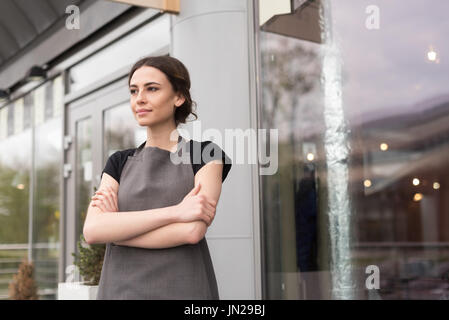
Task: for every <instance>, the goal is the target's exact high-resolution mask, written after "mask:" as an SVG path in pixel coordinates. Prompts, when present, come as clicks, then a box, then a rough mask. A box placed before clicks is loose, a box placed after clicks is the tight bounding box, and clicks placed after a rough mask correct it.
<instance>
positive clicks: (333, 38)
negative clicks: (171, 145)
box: [258, 0, 449, 299]
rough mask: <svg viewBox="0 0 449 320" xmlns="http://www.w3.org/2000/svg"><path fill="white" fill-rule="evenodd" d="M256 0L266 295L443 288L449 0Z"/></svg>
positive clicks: (385, 295)
mask: <svg viewBox="0 0 449 320" xmlns="http://www.w3.org/2000/svg"><path fill="white" fill-rule="evenodd" d="M263 3H264V1H259V2H258V4H259V10H260V11H261V15H260V16H261V17H262V16H263V21H261V25H260V28H259V33H258V39H259V48H260V53H259V54H260V57H259V60H260V87H259V89H260V91H261V97H262V100H261V105H260V110H259V113H260V117H259V118H260V126H261V127H262V128H267V129H268V128H270V129H278V131H279V170H278V172H277V173H276V174H275V175H272V176H262V177H261V182H262V191H261V192H262V194H261V197H262V222H263V224H262V225H263V251H264V253H265V254H264V257H265V260H264V261H263V265H264V278H265V284H266V285H265V288H264V295H265V297H266V298H267V299H330V298H335V299H447V298H448V297H449V286H448V284H447V277H448V274H449V231H448V230H449V202H448V201H447V199H449V195H448V193H449V186H448V184H449V169H448V166H447V163H448V154H449V150H448V145H449V89H448V88H447V86H446V83H447V82H448V80H449V79H448V75H449V60H448V59H447V57H448V56H449V44H448V42H447V41H446V38H447V37H446V34H447V33H448V32H449V25H448V24H447V19H446V16H445V12H447V11H448V10H449V3H448V2H447V1H444V0H436V1H433V2H432V5H431V6H430V5H428V4H427V3H424V2H422V1H419V0H410V1H408V2H407V6H405V7H404V6H403V5H401V4H399V3H394V2H391V1H386V0H373V1H369V2H367V1H359V0H345V1H325V0H322V1H318V0H313V1H301V2H295V1H292V2H291V3H292V4H293V5H295V3H296V4H297V7H294V8H288V9H289V12H285V8H278V9H279V10H277V9H276V8H272V7H271V8H267V7H264V4H263ZM299 4H301V5H299ZM275 9H276V10H275ZM270 11H271V12H272V14H269V12H270ZM422 12H425V13H426V14H422ZM262 13H263V14H262ZM356 17H357V18H356ZM378 26H379V28H377V27H378ZM370 276H371V277H370ZM377 280H379V281H377Z"/></svg>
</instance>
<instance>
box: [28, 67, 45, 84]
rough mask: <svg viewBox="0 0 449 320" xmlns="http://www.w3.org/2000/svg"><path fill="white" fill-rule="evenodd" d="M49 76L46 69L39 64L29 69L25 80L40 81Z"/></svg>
mask: <svg viewBox="0 0 449 320" xmlns="http://www.w3.org/2000/svg"><path fill="white" fill-rule="evenodd" d="M46 77H47V75H46V73H45V70H44V69H43V68H42V67H39V66H32V67H31V68H30V70H28V72H27V74H26V77H25V80H26V81H27V82H28V81H39V80H43V79H45V78H46Z"/></svg>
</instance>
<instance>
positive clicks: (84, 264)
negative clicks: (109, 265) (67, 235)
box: [58, 235, 106, 300]
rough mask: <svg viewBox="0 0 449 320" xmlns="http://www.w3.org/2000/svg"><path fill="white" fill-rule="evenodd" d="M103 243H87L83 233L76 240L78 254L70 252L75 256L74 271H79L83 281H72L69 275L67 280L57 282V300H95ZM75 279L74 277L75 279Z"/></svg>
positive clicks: (104, 247)
mask: <svg viewBox="0 0 449 320" xmlns="http://www.w3.org/2000/svg"><path fill="white" fill-rule="evenodd" d="M105 250H106V245H105V244H92V245H87V243H86V241H85V239H84V237H83V235H81V236H80V240H79V241H78V251H79V254H78V255H76V254H75V253H72V256H73V257H74V258H75V261H74V268H73V267H72V266H69V267H72V268H71V270H70V269H69V270H70V271H74V272H75V274H77V272H79V274H80V275H81V276H82V278H83V280H84V281H81V282H72V281H70V280H72V279H73V278H74V277H70V278H69V279H68V281H67V282H63V283H59V284H58V300H95V299H96V297H97V291H98V283H99V281H100V275H101V268H102V266H103V259H104V253H105ZM75 280H76V279H75Z"/></svg>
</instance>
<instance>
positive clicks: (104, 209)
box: [92, 200, 108, 212]
mask: <svg viewBox="0 0 449 320" xmlns="http://www.w3.org/2000/svg"><path fill="white" fill-rule="evenodd" d="M92 206H93V207H97V208H99V209H100V210H101V211H102V212H107V211H108V210H106V208H105V206H104V204H103V202H102V201H99V200H94V201H93V203H92Z"/></svg>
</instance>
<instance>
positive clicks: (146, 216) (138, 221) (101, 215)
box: [83, 205, 176, 243]
mask: <svg viewBox="0 0 449 320" xmlns="http://www.w3.org/2000/svg"><path fill="white" fill-rule="evenodd" d="M88 210H89V212H88V215H87V218H86V221H85V224H84V230H83V233H84V237H85V238H86V241H87V242H88V243H108V242H116V241H123V240H127V239H130V238H134V237H137V236H139V235H142V234H144V233H147V232H149V231H152V230H155V229H158V228H160V227H163V226H165V225H168V224H172V223H175V222H176V218H175V206H170V207H164V208H157V209H151V210H142V211H126V212H101V210H100V209H98V208H96V207H92V206H91V205H89V209H88Z"/></svg>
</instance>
